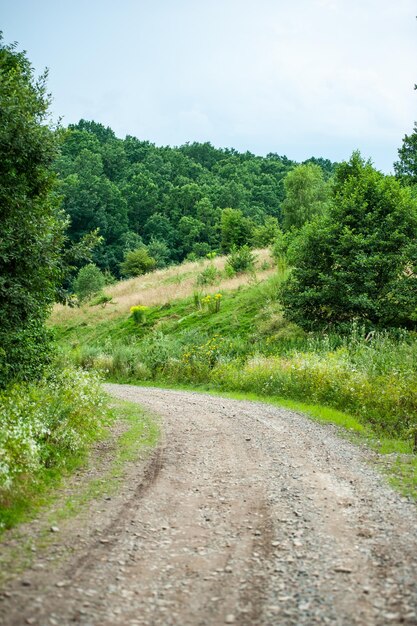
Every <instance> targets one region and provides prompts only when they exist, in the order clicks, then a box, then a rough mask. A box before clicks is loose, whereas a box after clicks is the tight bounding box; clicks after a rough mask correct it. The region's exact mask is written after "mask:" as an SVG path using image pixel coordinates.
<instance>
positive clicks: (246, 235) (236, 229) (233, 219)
mask: <svg viewBox="0 0 417 626" xmlns="http://www.w3.org/2000/svg"><path fill="white" fill-rule="evenodd" d="M252 230H253V223H252V222H251V220H249V219H248V218H247V217H245V216H244V215H243V213H242V211H240V210H239V209H231V208H227V209H223V211H222V217H221V247H222V250H223V251H224V252H230V251H231V249H232V248H233V247H236V248H240V247H242V246H244V245H245V244H247V243H248V242H249V241H250V239H251V236H252Z"/></svg>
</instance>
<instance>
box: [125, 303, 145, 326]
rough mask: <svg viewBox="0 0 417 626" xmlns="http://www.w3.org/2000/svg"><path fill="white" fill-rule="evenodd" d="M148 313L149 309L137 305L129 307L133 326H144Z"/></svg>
mask: <svg viewBox="0 0 417 626" xmlns="http://www.w3.org/2000/svg"><path fill="white" fill-rule="evenodd" d="M148 311H149V307H147V306H142V305H140V304H139V305H137V306H132V307H130V312H131V314H132V317H133V320H134V322H135V324H138V325H140V324H144V323H145V322H146V314H147V312H148Z"/></svg>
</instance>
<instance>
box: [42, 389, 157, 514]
mask: <svg viewBox="0 0 417 626" xmlns="http://www.w3.org/2000/svg"><path fill="white" fill-rule="evenodd" d="M112 403H113V404H114V409H113V411H114V412H115V413H116V414H117V419H118V420H120V421H121V422H122V423H124V424H125V426H126V428H127V430H126V431H125V432H124V433H123V434H122V435H120V437H119V438H118V440H117V444H116V449H115V450H114V451H112V457H113V459H112V462H111V464H110V466H109V467H108V468H107V469H106V471H105V472H104V473H103V475H102V476H100V477H99V478H97V479H93V480H90V481H88V483H87V484H86V485H85V486H84V487H83V488H82V489H81V490H77V491H76V492H75V493H74V494H73V495H72V496H70V497H69V498H67V500H66V501H65V503H64V504H63V505H62V506H61V507H60V508H59V510H58V511H57V512H56V513H54V515H53V517H54V519H62V518H66V517H68V516H72V515H76V514H77V513H78V512H79V511H80V510H81V509H82V508H83V507H85V505H87V504H88V503H89V502H90V501H91V500H92V499H96V498H100V497H102V496H104V495H106V496H108V495H111V494H114V493H115V492H116V491H117V488H118V486H119V485H120V484H121V482H122V480H123V478H124V476H125V470H126V464H128V463H130V462H133V461H136V460H137V459H138V458H145V457H146V455H147V454H148V453H149V451H150V450H152V449H153V448H154V447H155V446H156V445H157V443H158V440H159V434H160V433H159V426H158V422H157V419H156V418H155V417H154V416H152V415H151V414H150V413H148V412H145V411H144V410H143V409H142V408H141V407H140V406H138V405H137V404H135V403H132V402H124V401H121V400H113V402H112Z"/></svg>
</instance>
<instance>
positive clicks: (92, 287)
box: [73, 263, 106, 302]
mask: <svg viewBox="0 0 417 626" xmlns="http://www.w3.org/2000/svg"><path fill="white" fill-rule="evenodd" d="M105 284H106V279H105V276H104V274H103V272H102V271H101V270H100V269H99V268H98V267H97V265H94V263H89V264H88V265H84V267H82V268H81V269H80V270H79V272H78V274H77V276H76V278H75V279H74V282H73V290H74V293H75V294H76V296H77V298H78V301H79V302H84V301H85V300H88V299H89V298H91V297H92V296H94V295H96V294H97V293H99V291H101V289H102V288H103V287H104V285H105Z"/></svg>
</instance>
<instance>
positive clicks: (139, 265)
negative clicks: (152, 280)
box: [120, 246, 156, 278]
mask: <svg viewBox="0 0 417 626" xmlns="http://www.w3.org/2000/svg"><path fill="white" fill-rule="evenodd" d="M155 267H156V261H155V259H153V258H152V257H151V256H150V255H149V252H148V250H147V249H146V248H145V246H142V247H141V248H138V249H137V250H130V251H129V252H127V253H126V254H125V258H124V261H123V263H121V264H120V273H121V274H122V276H125V277H126V278H129V277H132V276H141V275H142V274H147V273H148V272H151V271H152V270H154V269H155Z"/></svg>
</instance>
